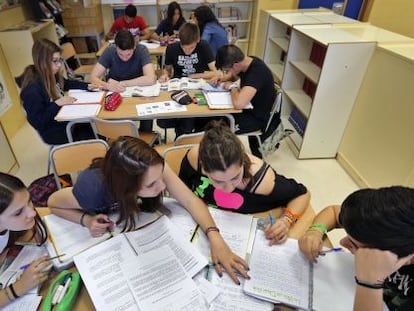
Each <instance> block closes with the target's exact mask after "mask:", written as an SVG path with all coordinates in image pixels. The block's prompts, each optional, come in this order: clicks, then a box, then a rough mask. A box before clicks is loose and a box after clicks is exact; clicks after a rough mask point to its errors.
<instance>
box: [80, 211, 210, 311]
mask: <svg viewBox="0 0 414 311" xmlns="http://www.w3.org/2000/svg"><path fill="white" fill-rule="evenodd" d="M163 246H168V247H170V248H171V249H172V250H173V253H174V256H176V257H177V259H178V261H179V262H180V264H181V265H182V266H183V267H184V270H185V271H186V273H188V275H189V276H193V275H195V274H197V273H198V272H199V271H200V270H201V269H202V268H203V267H204V266H205V265H206V264H207V260H206V259H205V258H203V257H202V256H201V254H199V253H198V252H197V250H196V249H195V248H194V247H193V246H192V245H191V244H190V242H189V241H185V240H184V239H183V238H180V234H179V233H178V232H177V229H176V228H175V227H174V225H173V224H172V223H171V222H170V221H169V220H168V218H167V217H166V216H162V217H161V218H160V219H158V220H157V221H155V222H154V223H152V224H150V225H148V226H146V227H145V228H142V229H140V230H137V231H132V232H127V233H123V234H120V235H117V236H115V237H114V238H111V239H109V240H107V241H105V242H102V243H100V244H98V245H96V246H94V247H92V248H90V249H88V250H86V251H84V252H82V253H81V254H79V255H77V256H75V257H74V261H75V264H76V267H77V269H78V270H79V272H80V274H81V276H82V280H83V282H84V283H85V285H86V288H87V289H88V292H89V295H90V296H91V298H92V301H93V303H94V305H95V307H96V309H97V310H104V311H107V310H137V303H136V301H135V299H134V296H133V293H132V291H131V290H130V288H129V286H128V282H127V277H128V276H129V275H128V276H127V275H125V274H124V273H123V270H122V266H123V265H126V262H127V261H129V260H132V258H134V257H135V258H136V257H137V256H139V255H142V254H144V253H147V252H149V251H151V250H157V249H160V248H161V247H163ZM153 259H154V258H153ZM136 267H137V264H135V268H136ZM154 271H155V270H154ZM160 276H161V277H166V278H168V275H165V274H160ZM172 310H174V309H172ZM189 310H192V309H189ZM195 310H197V309H195Z"/></svg>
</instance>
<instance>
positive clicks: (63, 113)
mask: <svg viewBox="0 0 414 311" xmlns="http://www.w3.org/2000/svg"><path fill="white" fill-rule="evenodd" d="M100 109H101V105H100V104H84V105H76V104H71V105H65V106H62V107H61V108H60V110H59V112H58V114H57V115H56V116H55V120H57V121H68V120H74V119H82V118H92V117H95V116H96V115H97V114H98V113H99V110H100Z"/></svg>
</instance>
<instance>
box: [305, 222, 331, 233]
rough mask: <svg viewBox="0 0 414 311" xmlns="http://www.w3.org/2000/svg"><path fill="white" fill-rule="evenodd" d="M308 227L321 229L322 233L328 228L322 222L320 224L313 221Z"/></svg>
mask: <svg viewBox="0 0 414 311" xmlns="http://www.w3.org/2000/svg"><path fill="white" fill-rule="evenodd" d="M309 228H319V229H322V233H323V234H326V232H328V228H326V226H325V225H324V224H321V223H314V224H312V225H311V226H310V227H309Z"/></svg>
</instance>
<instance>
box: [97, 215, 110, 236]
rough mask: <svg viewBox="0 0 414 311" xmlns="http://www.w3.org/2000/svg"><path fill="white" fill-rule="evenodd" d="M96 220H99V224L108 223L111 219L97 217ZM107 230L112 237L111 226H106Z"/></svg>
mask: <svg viewBox="0 0 414 311" xmlns="http://www.w3.org/2000/svg"><path fill="white" fill-rule="evenodd" d="M98 222H99V223H100V224H109V223H112V221H111V220H106V219H103V218H99V219H98ZM107 231H108V233H109V235H110V236H111V237H113V236H114V233H113V231H112V230H111V227H108V228H107Z"/></svg>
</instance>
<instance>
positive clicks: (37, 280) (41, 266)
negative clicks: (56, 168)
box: [0, 172, 51, 308]
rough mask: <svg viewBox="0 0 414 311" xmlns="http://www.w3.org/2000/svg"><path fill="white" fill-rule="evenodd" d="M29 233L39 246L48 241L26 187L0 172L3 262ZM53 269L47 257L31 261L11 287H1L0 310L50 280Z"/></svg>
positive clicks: (0, 230) (0, 226)
mask: <svg viewBox="0 0 414 311" xmlns="http://www.w3.org/2000/svg"><path fill="white" fill-rule="evenodd" d="M28 230H29V231H32V232H33V237H34V238H35V239H36V241H37V242H38V243H39V245H41V244H43V243H44V242H46V239H47V232H46V227H45V226H44V224H43V222H42V220H41V219H40V217H39V216H38V215H37V213H36V211H35V209H34V208H33V204H32V202H31V201H30V195H29V192H28V191H27V189H26V187H25V185H24V184H23V182H22V181H21V180H20V179H18V178H17V177H14V176H12V175H9V174H6V173H1V172H0V258H1V259H2V260H4V259H5V257H6V255H7V252H8V249H9V247H10V246H12V245H13V244H14V242H15V241H16V239H17V238H18V237H19V236H22V235H23V234H24V233H26V232H27V231H28ZM2 264H3V262H0V265H2ZM50 268H51V264H50V262H49V261H48V260H47V257H46V256H44V257H41V258H38V259H36V260H34V261H33V262H31V263H30V265H29V266H28V267H27V268H26V269H25V270H24V271H23V273H22V275H21V276H20V278H18V280H16V281H15V282H13V283H12V284H2V288H1V289H0V308H1V307H3V306H5V305H6V304H8V303H9V302H11V301H13V300H15V299H18V298H19V297H20V296H22V295H24V294H26V293H27V292H28V291H30V290H31V289H32V288H35V287H36V286H38V285H40V284H42V283H43V282H44V281H45V280H46V279H47V278H48V275H49V271H50Z"/></svg>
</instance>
